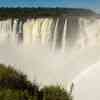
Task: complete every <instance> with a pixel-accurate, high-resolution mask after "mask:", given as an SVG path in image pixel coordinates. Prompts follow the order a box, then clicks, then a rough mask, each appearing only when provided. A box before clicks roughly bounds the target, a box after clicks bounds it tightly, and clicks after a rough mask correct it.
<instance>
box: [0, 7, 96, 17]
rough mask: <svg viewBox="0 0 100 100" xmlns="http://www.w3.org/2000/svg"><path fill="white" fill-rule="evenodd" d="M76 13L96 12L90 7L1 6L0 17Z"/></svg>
mask: <svg viewBox="0 0 100 100" xmlns="http://www.w3.org/2000/svg"><path fill="white" fill-rule="evenodd" d="M63 14H64V15H75V16H90V15H94V14H95V13H94V12H93V11H92V10H89V9H81V8H79V9H78V8H43V7H42V8H41V7H38V8H34V7H33V8H28V7H25V8H21V7H17V8H9V7H8V8H7V7H6V8H5V7H1V8H0V18H9V17H12V18H13V17H14V18H16V17H47V16H48V17H51V16H52V17H55V16H61V15H63Z"/></svg>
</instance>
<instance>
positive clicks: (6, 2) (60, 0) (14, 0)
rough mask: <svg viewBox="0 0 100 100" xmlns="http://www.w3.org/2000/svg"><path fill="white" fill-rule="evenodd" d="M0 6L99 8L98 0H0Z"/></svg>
mask: <svg viewBox="0 0 100 100" xmlns="http://www.w3.org/2000/svg"><path fill="white" fill-rule="evenodd" d="M0 6H40V7H41V6H45V7H48V6H49V7H59V6H60V7H73V8H74V7H77V8H91V9H95V10H98V9H99V8H100V7H99V6H100V0H0Z"/></svg>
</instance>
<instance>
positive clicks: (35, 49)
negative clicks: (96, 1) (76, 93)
mask: <svg viewBox="0 0 100 100" xmlns="http://www.w3.org/2000/svg"><path fill="white" fill-rule="evenodd" d="M99 34H100V19H96V18H95V17H93V16H92V17H91V16H90V17H84V16H75V15H74V16H73V15H72V16H69V15H68V16H66V15H65V16H56V17H55V16H49V17H47V16H45V17H42V16H39V17H32V18H30V17H27V18H26V17H25V18H24V17H22V18H20V17H18V18H17V17H16V18H6V19H2V20H0V63H5V64H13V65H14V66H16V68H17V69H20V70H22V71H24V72H25V73H26V74H28V76H29V78H30V79H33V78H34V76H36V78H37V81H40V83H41V84H43V85H45V84H53V83H55V84H56V83H57V82H58V83H59V82H61V83H64V84H65V86H66V84H67V81H69V80H72V79H73V78H74V77H75V75H76V74H78V73H79V72H80V71H81V70H83V69H84V68H87V66H89V65H91V64H93V63H95V62H96V61H97V60H98V58H99V57H100V54H99V49H97V48H94V47H96V46H100V44H99V41H100V35H99ZM92 47H93V48H92ZM48 48H49V49H48ZM86 48H88V49H86ZM59 49H61V51H62V50H63V51H64V52H60V50H59ZM69 49H71V52H70V50H69ZM80 49H82V50H80ZM52 50H54V52H52ZM57 50H59V52H56V51H57ZM97 50H98V51H97ZM97 52H98V55H97ZM87 55H88V56H87ZM77 59H78V60H77ZM88 59H90V60H89V61H88Z"/></svg>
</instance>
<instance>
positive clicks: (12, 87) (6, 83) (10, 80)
mask: <svg viewBox="0 0 100 100" xmlns="http://www.w3.org/2000/svg"><path fill="white" fill-rule="evenodd" d="M0 100H72V95H71V93H68V92H67V91H66V90H65V89H64V88H63V87H61V86H45V87H43V88H41V89H40V88H39V86H38V85H37V83H35V82H33V83H32V82H30V81H29V80H28V79H27V76H26V75H24V74H23V73H22V72H19V71H16V70H15V69H13V67H11V66H5V65H3V64H0Z"/></svg>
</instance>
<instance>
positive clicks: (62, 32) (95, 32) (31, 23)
mask: <svg viewBox="0 0 100 100" xmlns="http://www.w3.org/2000/svg"><path fill="white" fill-rule="evenodd" d="M96 24H98V25H96ZM99 33H100V20H99V19H95V18H92V19H91V18H90V19H89V18H82V17H75V16H74V17H73V16H68V17H57V18H53V17H44V18H42V17H41V18H27V19H25V20H23V19H21V18H16V19H6V20H0V44H3V43H5V42H10V43H15V44H21V45H23V44H24V45H33V44H34V43H39V44H41V45H46V46H49V47H51V48H52V49H55V48H62V49H64V48H67V47H68V48H72V47H76V48H84V47H86V46H95V45H99V44H97V41H100V35H99Z"/></svg>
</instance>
